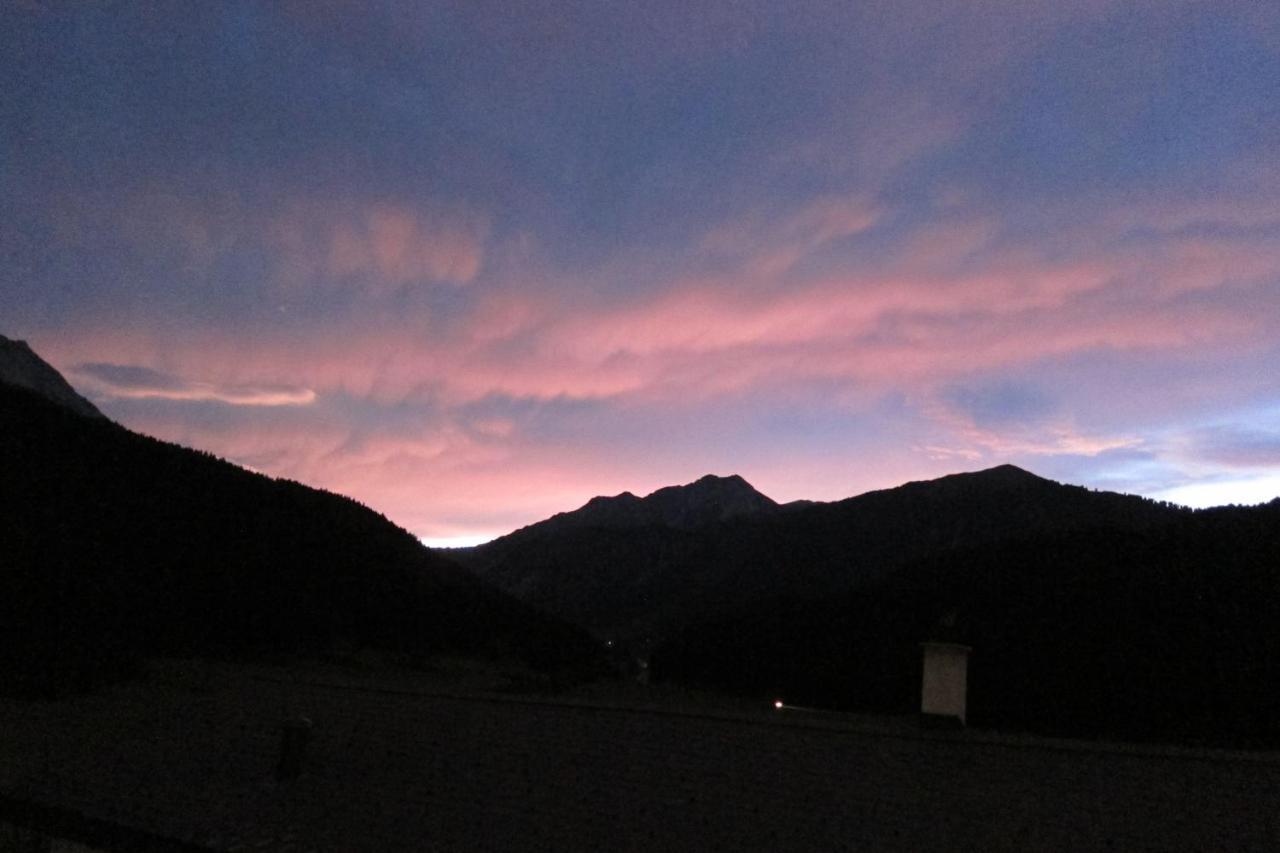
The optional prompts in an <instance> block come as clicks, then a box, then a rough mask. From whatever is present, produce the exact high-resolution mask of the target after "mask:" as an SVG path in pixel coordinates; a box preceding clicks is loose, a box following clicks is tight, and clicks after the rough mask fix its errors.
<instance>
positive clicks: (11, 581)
mask: <svg viewBox="0 0 1280 853" xmlns="http://www.w3.org/2000/svg"><path fill="white" fill-rule="evenodd" d="M0 631H3V632H4V636H3V638H0V674H2V675H3V677H4V680H3V682H2V684H3V687H4V689H6V690H8V691H27V692H31V691H37V692H38V691H44V692H49V691H57V690H61V689H64V688H66V687H71V686H74V685H75V684H76V683H77V682H89V681H92V680H94V679H95V678H98V677H101V676H104V675H109V674H110V673H111V672H112V671H119V670H120V669H121V668H124V667H127V666H128V664H129V662H130V661H131V660H133V659H134V658H135V657H136V656H137V655H139V654H147V653H156V652H163V653H207V654H219V655H251V654H263V653H270V654H275V653H288V652H323V651H325V650H327V649H331V648H333V647H335V646H344V645H356V646H363V645H368V646H372V647H376V648H379V649H385V650H389V651H395V652H401V653H404V654H406V655H426V654H431V653H434V652H438V651H446V650H448V651H454V652H458V653H465V654H480V655H486V656H494V657H503V656H511V657H522V658H524V659H526V660H528V661H530V662H532V663H534V664H536V665H538V666H544V667H555V666H562V665H565V666H582V665H593V661H594V660H595V655H596V654H597V649H596V647H595V644H594V643H593V642H592V641H590V640H589V639H588V638H587V637H586V636H585V635H584V634H582V633H580V632H579V631H578V630H577V629H573V628H570V627H568V626H567V625H564V624H562V623H559V622H556V621H555V620H552V619H548V618H547V617H545V616H541V615H538V614H536V613H535V612H534V611H532V610H531V609H529V608H528V607H527V606H526V605H522V604H520V603H518V602H516V601H514V600H512V599H510V598H508V597H506V596H505V595H502V594H500V593H499V592H497V591H496V590H494V589H492V588H490V587H489V586H488V585H486V584H483V583H481V582H479V581H477V580H476V579H475V578H474V577H473V576H471V575H470V574H469V573H468V572H466V571H464V570H463V569H461V568H459V567H457V566H455V565H454V564H452V563H450V562H449V561H447V560H445V559H443V558H441V557H439V556H437V555H435V554H433V553H432V552H430V551H429V550H427V549H425V548H423V547H422V546H421V544H420V543H418V542H417V540H415V539H414V538H413V537H412V536H411V535H410V534H409V533H407V532H405V531H404V530H401V529H400V528H398V527H396V526H395V525H393V524H392V523H391V522H389V521H387V520H386V519H385V518H384V517H382V516H381V515H379V514H377V513H375V512H373V511H372V510H369V509H368V508H366V507H364V506H362V505H360V504H358V503H356V502H355V501H352V500H349V499H347V498H344V497H340V496H338V495H334V494H330V493H326V492H322V491H318V490H316V489H311V488H307V487H305V486H302V485H299V484H297V483H294V482H288V481H282V480H273V479H270V478H268V477H264V476H261V475H258V474H254V473H251V472H249V471H245V470H243V469H241V468H237V467H236V466H234V465H231V464H229V463H227V462H224V461H221V460H219V459H216V458H214V457H212V456H210V455H209V454H205V453H200V452H197V451H192V450H188V449H185V448H182V447H178V446H176V445H172V444H168V443H165V442H161V441H157V440H154V439H151V438H147V437H144V436H141V435H137V434H134V433H131V432H129V431H128V430H126V429H124V428H122V427H120V426H118V425H116V424H114V423H111V422H110V421H107V420H106V419H103V418H86V417H81V416H79V415H76V414H74V413H73V412H71V411H69V410H67V409H65V408H63V407H60V406H58V405H55V404H52V403H50V402H49V401H47V400H45V399H43V398H42V397H39V396H37V395H35V394H33V393H31V392H29V391H27V390H25V389H21V388H16V387H14V386H9V385H3V384H0Z"/></svg>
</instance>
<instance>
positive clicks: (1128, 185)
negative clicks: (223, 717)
mask: <svg viewBox="0 0 1280 853" xmlns="http://www.w3.org/2000/svg"><path fill="white" fill-rule="evenodd" d="M0 82H2V83H3V86H0V89H2V90H3V95H2V96H0V334H4V335H7V336H8V337H11V338H23V339H26V340H27V341H29V342H30V343H31V345H32V346H33V348H35V349H36V351H37V352H38V353H40V354H41V355H42V356H43V357H45V358H46V359H47V360H48V361H50V362H51V363H52V364H53V365H54V366H55V367H57V368H58V369H59V370H61V371H62V372H63V373H64V375H66V376H67V377H68V379H69V380H70V381H71V382H72V384H73V385H75V386H76V388H77V389H79V390H80V391H81V392H82V393H84V394H85V395H86V396H88V397H89V398H90V399H91V400H93V401H94V402H95V403H96V404H97V405H98V406H99V408H101V409H102V410H103V411H104V412H105V413H106V414H107V415H108V416H110V417H112V418H113V419H115V420H117V421H119V422H120V423H122V424H124V425H126V426H128V427H130V428H132V429H135V430H138V431H140V432H144V433H147V434H150V435H155V436H158V437H161V438H164V439H167V440H171V441H176V442H179V443H181V444H184V445H188V446H192V447H197V448H200V449H203V450H208V451H211V452H213V453H216V454H218V455H220V456H223V457H225V458H227V459H229V460H231V461H233V462H236V463H238V464H241V465H245V466H247V467H250V468H252V469H254V470H257V471H261V472H264V473H267V474H270V475H273V476H280V477H288V478H291V479H295V480H298V481H301V482H303V483H306V484H308V485H312V486H317V487H321V488H324V489H328V490H331V491H334V492H338V493H342V494H346V495H349V496H351V497H354V498H356V499H357V500H359V501H361V502H362V503H365V504H367V505H368V506H370V507H372V508H374V509H376V510H378V511H379V512H382V513H383V514H385V515H386V516H388V517H389V518H391V519H392V520H393V521H395V522H396V523H398V524H400V525H401V526H403V527H405V528H407V529H408V530H410V531H411V532H413V533H414V534H416V535H418V536H419V537H421V538H423V539H424V540H425V541H428V542H430V543H437V544H439V543H462V542H466V541H475V540H478V539H483V538H489V537H493V536H496V535H500V534H503V533H506V532H508V531H510V530H513V529H515V528H517V527H520V526H522V525H525V524H529V523H532V522H534V521H537V520H539V519H541V518H545V517H547V516H548V515H551V514H552V513H555V512H559V511H564V510H568V509H573V508H575V507H577V506H580V505H581V504H582V503H584V502H585V501H586V500H587V499H588V498H590V497H592V496H594V495H599V494H616V493H619V492H622V491H624V490H629V491H632V492H635V493H636V494H645V493H647V492H649V491H652V490H654V489H656V488H659V487H661V486H665V485H669V484H674V483H684V482H690V481H692V480H694V479H697V478H698V477H700V476H701V475H703V474H707V473H716V474H730V473H737V474H740V475H742V476H743V477H745V478H746V479H747V480H749V481H750V482H751V483H752V484H754V485H755V486H756V487H757V488H758V489H760V490H761V491H763V492H765V493H766V494H768V495H770V496H771V497H773V498H775V499H776V500H780V501H786V500H794V499H797V498H809V499H815V500H834V499H839V498H843V497H848V496H851V495H855V494H859V493H861V492H864V491H867V490H870V489H875V488H884V487H890V486H894V485H897V484H900V483H902V482H905V481H908V480H918V479H926V478H931V477H936V476H941V475H944V474H948V473H953V472H956V471H964V470H977V469H981V468H985V467H990V466H993V465H997V464H1002V463H1006V462H1010V463H1013V464H1017V465H1019V466H1022V467H1024V468H1027V469H1028V470H1031V471H1034V472H1036V473H1038V474H1040V475H1042V476H1046V477H1050V478H1053V479H1056V480H1060V481H1064V482H1071V483H1078V484H1082V485H1086V486H1090V487H1093V488H1099V489H1109V490H1116V491H1124V492H1131V493H1137V494H1144V495H1149V496H1151V497H1155V498H1159V499H1165V500H1174V501H1177V502H1180V503H1187V504H1191V505H1209V504H1219V503H1255V502H1259V501H1263V500H1269V499H1271V498H1273V497H1275V496H1276V495H1278V494H1280V370H1277V368H1276V365H1277V364H1280V94H1277V93H1280V4H1276V3H1274V2H1272V0H1256V2H1253V0H1212V2H1183V0H1159V1H1158V2H1156V0H1150V1H1149V2H1148V1H1146V0H1131V2H1129V1H1122V0H1043V2H1042V0H1016V1H1015V0H948V2H932V0H930V1H929V2H925V0H892V2H890V0H867V2H859V3H852V2H819V0H814V1H813V2H806V0H793V2H788V3H778V2H774V0H734V1H733V2H720V0H704V2H698V3H687V2H684V0H633V2H608V0H571V1H570V2H551V1H550V0H541V1H540V2H522V0H502V2H491V0H466V2H444V0H440V2H433V0H404V2H399V0H396V1H395V2H385V3H348V2H343V0H306V2H288V0H279V2H250V3H239V2H219V3H196V4H193V3H165V2H136V3H113V2H101V3H61V2H58V3H54V2H47V3H46V2H40V0H10V2H8V3H5V4H4V5H3V8H2V9H0Z"/></svg>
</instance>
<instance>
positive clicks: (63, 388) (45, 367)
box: [0, 335, 106, 418]
mask: <svg viewBox="0 0 1280 853" xmlns="http://www.w3.org/2000/svg"><path fill="white" fill-rule="evenodd" d="M0 382H5V383H8V384H10V385H16V386H18V387H20V388H26V389H28V390H30V391H34V392H35V393H37V394H39V395H40V396H42V397H44V398H45V399H46V400H49V401H51V402H54V403H57V404H58V405H60V406H63V407H64V408H66V409H69V410H70V411H73V412H75V413H76V414H78V415H83V416H85V417H91V418H104V417H106V416H105V415H103V414H102V412H100V411H98V408H97V407H96V406H95V405H93V403H90V402H89V401H88V400H86V399H85V398H84V397H82V396H80V394H79V393H77V392H76V390H75V389H74V388H72V387H71V383H70V382H68V381H67V380H66V378H65V377H64V376H63V375H62V374H61V373H59V372H58V371H57V369H55V368H54V367H53V366H52V365H50V364H49V363H48V362H47V361H45V360H44V359H42V358H40V356H38V355H36V353H35V351H34V350H33V349H31V347H30V345H29V344H27V342H26V341H21V340H14V339H12V338H6V337H5V336H4V335H0Z"/></svg>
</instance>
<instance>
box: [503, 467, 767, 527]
mask: <svg viewBox="0 0 1280 853" xmlns="http://www.w3.org/2000/svg"><path fill="white" fill-rule="evenodd" d="M777 508H778V504H776V503H775V502H774V501H773V500H772V499H770V498H768V497H766V496H765V495H762V494H760V492H758V491H756V490H755V489H754V488H753V487H752V486H751V484H750V483H748V482H747V481H746V480H744V479H742V477H740V476H738V475H737V474H732V475H730V476H728V477H717V476H715V475H714V474H708V475H706V476H705V477H702V478H700V479H698V480H696V481H695V482H692V483H688V484H686V485H683V486H667V487H665V488H662V489H658V490H657V491H655V492H653V493H652V494H649V495H647V496H645V497H643V498H638V497H636V496H635V495H633V494H631V492H623V493H622V494H620V495H614V496H613V497H595V498H592V499H591V500H589V501H587V503H586V504H585V505H583V506H582V507H580V508H579V509H576V510H573V511H572V512H562V513H559V514H557V515H553V516H552V517H551V518H549V519H547V520H546V521H542V522H539V523H537V524H534V525H530V526H529V527H526V528H523V529H522V530H520V531H517V532H516V533H515V534H513V536H517V537H520V536H528V535H531V534H538V535H544V534H547V533H555V532H559V531H564V530H569V529H572V528H590V527H596V528H613V529H623V528H630V527H646V526H649V525H660V526H663V527H672V528H676V529H679V530H691V529H693V528H696V527H702V526H703V525H706V524H711V523H713V522H716V521H724V520H725V519H729V518H734V517H736V516H740V515H751V514H753V513H759V512H769V511H771V510H775V509H777Z"/></svg>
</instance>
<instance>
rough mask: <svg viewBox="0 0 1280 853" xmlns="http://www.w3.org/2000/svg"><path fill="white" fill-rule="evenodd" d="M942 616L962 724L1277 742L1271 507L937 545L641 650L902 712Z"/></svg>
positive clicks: (704, 676) (1278, 505) (1279, 512)
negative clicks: (824, 595)
mask: <svg viewBox="0 0 1280 853" xmlns="http://www.w3.org/2000/svg"><path fill="white" fill-rule="evenodd" d="M948 614H954V615H955V618H956V622H957V625H958V629H959V630H960V631H961V633H962V635H963V638H964V639H965V640H966V642H968V643H969V644H970V645H971V646H972V647H973V654H972V661H971V667H970V691H969V719H970V722H971V723H972V724H974V725H979V726H990V727H994V728H1000V729H1007V730H1030V731H1036V732H1040V733H1047V734H1058V735H1073V736H1075V735H1083V736H1106V737H1118V738H1123V739H1127V740H1159V741H1176V742H1194V743H1218V744H1233V745H1245V746H1256V745H1266V746H1270V747H1275V746H1277V745H1280V723H1278V722H1277V721H1278V720H1280V677H1278V676H1277V671H1276V669H1275V666H1274V661H1275V660H1277V655H1280V631H1277V630H1276V625H1278V624H1280V501H1274V502H1272V503H1271V504H1269V505H1267V506H1263V507H1257V508H1223V509H1217V510H1210V511H1205V512H1201V513H1196V514H1195V515H1193V516H1190V517H1186V518H1181V519H1178V520H1176V521H1174V522H1171V523H1169V524H1167V525H1163V526H1160V527H1157V528H1149V529H1145V530H1140V531H1133V530H1129V531H1125V530H1117V529H1109V530H1094V531H1078V532H1073V533H1068V534H1059V535H1055V536H1047V537H1035V538H1027V539H1022V540H1016V541H1008V542H1002V543H999V544H995V545H990V546H986V547H982V548H976V549H966V550H961V551H952V552H947V553H942V554H938V555H935V556H933V557H931V558H928V559H926V560H923V561H919V562H916V563H914V564H912V565H910V566H908V567H904V568H903V569H902V570H900V571H898V572H896V573H894V574H893V575H891V576H890V577H888V578H885V579H883V580H882V581H881V582H879V583H877V584H874V585H871V586H868V587H866V588H863V589H860V590H858V591H856V592H854V593H851V594H848V595H845V596H841V597H839V598H838V599H822V600H819V599H816V598H810V599H804V600H795V599H793V600H790V601H786V602H775V603H771V604H767V605H766V604H761V605H759V606H757V607H755V608H754V609H752V610H749V611H744V612H742V613H739V614H738V615H736V616H734V617H732V618H728V619H723V620H718V621H713V622H707V623H704V624H701V625H698V626H696V627H692V628H690V629H689V630H687V631H685V632H684V633H683V634H682V635H681V636H679V637H678V638H676V639H674V640H673V641H672V642H670V643H668V644H667V645H665V646H663V647H662V648H660V649H658V650H657V651H656V652H655V653H654V655H653V660H652V670H653V674H654V676H655V677H659V678H666V679H671V680H676V681H682V682H688V683H694V684H701V685H709V686H715V687H719V688H721V689H728V690H731V691H734V692H740V693H745V694H748V695H757V696H770V695H775V694H776V695H782V696H786V697H787V698H788V700H789V701H794V702H796V703H797V704H809V705H815V706H819V707H831V708H847V709H863V710H873V711H886V712H894V713H911V712H913V711H915V710H917V709H918V707H919V695H920V686H919V678H920V648H919V643H920V642H921V641H922V640H924V639H926V638H927V637H928V636H929V635H930V634H931V633H932V632H933V631H934V630H935V627H936V626H937V624H938V622H939V620H940V619H942V618H943V617H944V616H947V615H948Z"/></svg>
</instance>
